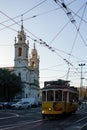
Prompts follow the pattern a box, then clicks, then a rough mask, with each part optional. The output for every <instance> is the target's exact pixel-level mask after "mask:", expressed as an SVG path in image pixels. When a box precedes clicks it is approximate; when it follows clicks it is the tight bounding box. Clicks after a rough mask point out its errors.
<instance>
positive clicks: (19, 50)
mask: <svg viewBox="0 0 87 130" xmlns="http://www.w3.org/2000/svg"><path fill="white" fill-rule="evenodd" d="M21 55H22V48H21V47H19V48H18V56H21Z"/></svg>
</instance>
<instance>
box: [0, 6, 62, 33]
mask: <svg viewBox="0 0 87 130" xmlns="http://www.w3.org/2000/svg"><path fill="white" fill-rule="evenodd" d="M58 9H60V8H55V9H53V10H49V11H45V12H42V13H40V14H36V15H33V16H31V17H27V18H25V19H23V21H26V20H30V19H33V18H36V17H39V16H42V15H45V14H48V13H50V12H53V11H57V10H58ZM21 15H22V14H21ZM21 15H20V17H21ZM15 18H16V17H13V18H12V19H15ZM8 21H9V20H6V21H3V22H1V23H0V24H1V25H2V26H4V28H1V29H0V31H2V30H4V29H6V28H7V27H6V26H5V24H3V23H5V22H8ZM20 22H21V21H17V22H16V23H12V24H10V25H9V26H8V27H11V26H13V25H15V24H17V23H18V24H19V23H20Z"/></svg>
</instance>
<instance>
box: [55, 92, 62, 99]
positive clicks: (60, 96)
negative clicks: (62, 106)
mask: <svg viewBox="0 0 87 130" xmlns="http://www.w3.org/2000/svg"><path fill="white" fill-rule="evenodd" d="M55 101H62V91H61V90H57V91H55Z"/></svg>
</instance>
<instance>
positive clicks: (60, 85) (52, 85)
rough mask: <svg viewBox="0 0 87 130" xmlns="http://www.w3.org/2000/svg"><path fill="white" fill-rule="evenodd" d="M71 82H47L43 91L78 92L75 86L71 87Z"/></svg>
mask: <svg viewBox="0 0 87 130" xmlns="http://www.w3.org/2000/svg"><path fill="white" fill-rule="evenodd" d="M69 82H70V81H66V80H61V79H59V80H57V81H45V82H44V88H43V89H42V90H50V89H67V90H70V91H75V92H77V91H78V90H77V88H76V87H74V86H70V84H69Z"/></svg>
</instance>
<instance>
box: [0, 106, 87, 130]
mask: <svg viewBox="0 0 87 130" xmlns="http://www.w3.org/2000/svg"><path fill="white" fill-rule="evenodd" d="M38 129H39V130H48V129H49V130H87V104H82V105H81V106H80V108H79V109H78V111H77V112H76V113H75V114H72V115H69V116H61V117H58V118H50V119H45V120H43V119H42V116H41V107H37V108H30V109H29V110H0V130H38Z"/></svg>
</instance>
